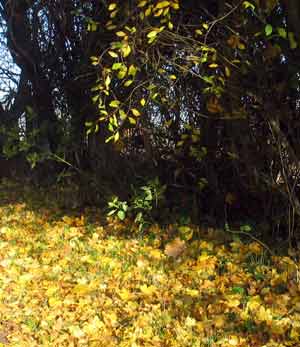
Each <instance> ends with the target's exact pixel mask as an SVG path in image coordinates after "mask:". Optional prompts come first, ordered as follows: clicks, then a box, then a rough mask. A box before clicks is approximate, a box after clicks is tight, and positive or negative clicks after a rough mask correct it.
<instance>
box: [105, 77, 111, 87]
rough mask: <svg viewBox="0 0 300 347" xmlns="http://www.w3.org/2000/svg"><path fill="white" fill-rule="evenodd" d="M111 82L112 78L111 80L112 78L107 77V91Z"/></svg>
mask: <svg viewBox="0 0 300 347" xmlns="http://www.w3.org/2000/svg"><path fill="white" fill-rule="evenodd" d="M110 82H111V78H110V76H107V77H106V79H105V87H106V89H108V87H109V85H110Z"/></svg>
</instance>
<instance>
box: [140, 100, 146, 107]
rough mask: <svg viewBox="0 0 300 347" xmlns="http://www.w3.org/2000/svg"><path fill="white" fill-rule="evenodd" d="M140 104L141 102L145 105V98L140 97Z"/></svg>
mask: <svg viewBox="0 0 300 347" xmlns="http://www.w3.org/2000/svg"><path fill="white" fill-rule="evenodd" d="M140 104H141V105H142V106H145V105H146V100H145V99H144V98H142V99H141V100H140Z"/></svg>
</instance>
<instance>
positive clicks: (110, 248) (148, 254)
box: [0, 204, 300, 347]
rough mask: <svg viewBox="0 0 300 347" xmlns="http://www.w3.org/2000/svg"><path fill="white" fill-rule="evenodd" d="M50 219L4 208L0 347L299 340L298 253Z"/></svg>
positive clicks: (267, 345) (44, 213)
mask: <svg viewBox="0 0 300 347" xmlns="http://www.w3.org/2000/svg"><path fill="white" fill-rule="evenodd" d="M51 213H53V211H52V212H51V211H48V210H46V209H44V210H43V209H40V210H39V211H38V212H36V211H33V210H31V209H30V208H29V207H28V206H27V205H25V204H14V205H13V204H11V205H6V206H1V207H0V249H1V252H0V318H1V326H0V345H1V344H3V345H9V346H18V347H19V346H22V347H23V346H24V347H26V346H28V347H29V346H30V347H34V346H57V347H58V346H59V347H64V346H97V347H98V346H100V347H101V346H120V347H125V346H126V347H127V346H171V347H182V346H199V347H201V346H208V345H209V346H211V347H216V346H222V347H230V346H238V347H244V346H250V347H256V346H264V347H271V346H272V347H279V346H281V347H282V346H298V345H299V344H300V285H299V282H297V276H296V274H297V266H296V264H295V263H294V262H293V260H291V259H290V258H288V257H273V258H272V259H270V261H272V265H270V264H268V262H267V261H264V257H266V255H265V253H264V250H263V248H262V247H261V246H260V245H259V244H257V243H255V242H253V243H250V244H243V243H241V242H238V241H235V242H232V243H231V244H230V245H228V246H223V245H220V244H219V243H218V242H214V241H212V240H211V239H210V238H209V237H208V235H207V234H206V233H205V232H203V235H201V241H190V242H188V241H186V242H184V241H182V240H181V239H179V238H175V239H174V240H173V241H171V242H169V243H167V245H165V246H164V247H159V245H160V243H158V244H157V246H153V245H150V244H147V242H145V240H136V239H134V238H133V239H128V238H122V237H121V236H119V237H117V236H109V235H107V230H106V228H107V227H106V226H102V225H99V224H94V225H91V224H89V222H88V219H87V218H85V216H78V217H74V216H73V217H71V216H63V217H60V218H58V217H57V218H51ZM115 224H116V226H115V227H116V228H117V222H115ZM111 227H112V226H111ZM153 230H156V231H157V232H158V233H159V231H160V230H159V227H158V226H153ZM180 232H181V233H183V234H184V235H185V234H188V236H189V234H190V233H191V230H190V228H189V227H184V228H181V231H180ZM197 232H198V233H200V232H201V231H200V230H198V231H197ZM187 239H188V237H187ZM172 258H176V259H177V261H176V262H174V260H173V259H172Z"/></svg>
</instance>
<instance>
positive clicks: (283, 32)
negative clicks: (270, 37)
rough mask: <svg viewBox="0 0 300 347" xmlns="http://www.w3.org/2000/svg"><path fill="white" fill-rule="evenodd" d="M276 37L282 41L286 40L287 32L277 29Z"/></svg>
mask: <svg viewBox="0 0 300 347" xmlns="http://www.w3.org/2000/svg"><path fill="white" fill-rule="evenodd" d="M277 32H278V35H279V36H280V37H282V38H283V39H286V38H287V32H286V30H285V29H284V28H277Z"/></svg>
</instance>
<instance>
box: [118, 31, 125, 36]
mask: <svg viewBox="0 0 300 347" xmlns="http://www.w3.org/2000/svg"><path fill="white" fill-rule="evenodd" d="M116 35H117V36H118V37H124V36H127V35H126V33H124V31H117V32H116Z"/></svg>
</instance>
